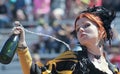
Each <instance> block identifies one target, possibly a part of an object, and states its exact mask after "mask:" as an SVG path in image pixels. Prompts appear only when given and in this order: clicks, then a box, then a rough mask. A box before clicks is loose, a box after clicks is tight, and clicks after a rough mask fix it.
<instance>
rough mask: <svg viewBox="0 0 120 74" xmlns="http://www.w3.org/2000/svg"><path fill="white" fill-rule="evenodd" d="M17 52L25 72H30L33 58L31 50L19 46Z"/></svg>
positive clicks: (27, 73)
mask: <svg viewBox="0 0 120 74" xmlns="http://www.w3.org/2000/svg"><path fill="white" fill-rule="evenodd" d="M17 53H18V56H19V60H20V63H21V66H22V70H23V74H30V68H31V65H32V58H31V55H30V52H29V51H28V48H25V49H24V50H21V49H19V48H18V50H17Z"/></svg>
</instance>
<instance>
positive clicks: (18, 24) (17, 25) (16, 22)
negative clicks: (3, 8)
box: [13, 21, 22, 27]
mask: <svg viewBox="0 0 120 74" xmlns="http://www.w3.org/2000/svg"><path fill="white" fill-rule="evenodd" d="M13 25H14V26H15V27H19V26H22V24H21V23H20V22H19V21H15V22H14V23H13Z"/></svg>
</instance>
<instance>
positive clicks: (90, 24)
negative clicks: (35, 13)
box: [13, 7, 118, 74]
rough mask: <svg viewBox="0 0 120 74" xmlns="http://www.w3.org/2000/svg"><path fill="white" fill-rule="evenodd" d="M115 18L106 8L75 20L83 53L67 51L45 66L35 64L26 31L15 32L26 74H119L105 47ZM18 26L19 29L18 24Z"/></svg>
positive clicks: (81, 15) (89, 11)
mask: <svg viewBox="0 0 120 74" xmlns="http://www.w3.org/2000/svg"><path fill="white" fill-rule="evenodd" d="M114 18H115V14H114V13H110V12H109V11H108V10H106V9H104V8H103V7H93V8H89V9H87V10H86V11H83V12H82V13H80V15H79V16H78V17H77V18H76V20H75V30H74V32H73V33H74V34H75V35H76V37H77V38H78V41H79V43H80V46H81V47H82V50H81V51H66V52H64V53H63V54H61V55H60V56H58V57H56V58H55V59H53V60H50V61H49V62H48V63H47V64H46V65H43V64H41V62H36V64H34V63H33V62H32V58H31V55H30V53H29V51H28V47H27V44H26V41H25V32H24V29H23V28H22V27H20V26H17V27H15V28H14V30H13V33H14V34H20V41H19V44H18V51H17V53H18V56H19V59H20V63H21V65H22V70H23V73H24V74H118V69H117V68H116V67H115V66H113V65H111V63H110V62H109V60H108V59H107V58H106V56H105V52H104V49H103V47H104V43H105V42H106V41H109V43H111V42H110V40H111V38H112V32H111V27H110V24H111V22H112V20H113V19H114ZM15 24H17V25H19V24H20V23H19V22H18V21H16V22H15Z"/></svg>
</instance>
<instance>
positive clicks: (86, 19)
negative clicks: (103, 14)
mask: <svg viewBox="0 0 120 74" xmlns="http://www.w3.org/2000/svg"><path fill="white" fill-rule="evenodd" d="M86 22H91V21H90V20H89V19H88V18H86V17H83V18H80V19H78V20H77V22H76V25H81V24H84V23H86Z"/></svg>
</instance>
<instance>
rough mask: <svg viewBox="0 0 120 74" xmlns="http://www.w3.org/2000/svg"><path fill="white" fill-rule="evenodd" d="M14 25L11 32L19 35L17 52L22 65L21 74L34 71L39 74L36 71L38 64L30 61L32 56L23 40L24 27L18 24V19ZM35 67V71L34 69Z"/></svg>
mask: <svg viewBox="0 0 120 74" xmlns="http://www.w3.org/2000/svg"><path fill="white" fill-rule="evenodd" d="M15 25H16V27H14V28H13V32H12V33H13V34H19V35H20V40H19V43H18V48H17V53H18V57H19V60H20V63H21V66H22V70H23V74H34V71H35V74H40V73H38V72H37V71H39V69H38V66H37V65H36V64H33V62H32V57H31V54H30V52H29V50H28V47H27V44H26V41H25V32H24V28H23V27H22V26H20V22H19V21H15ZM34 67H35V68H34ZM36 68H37V71H36Z"/></svg>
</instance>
